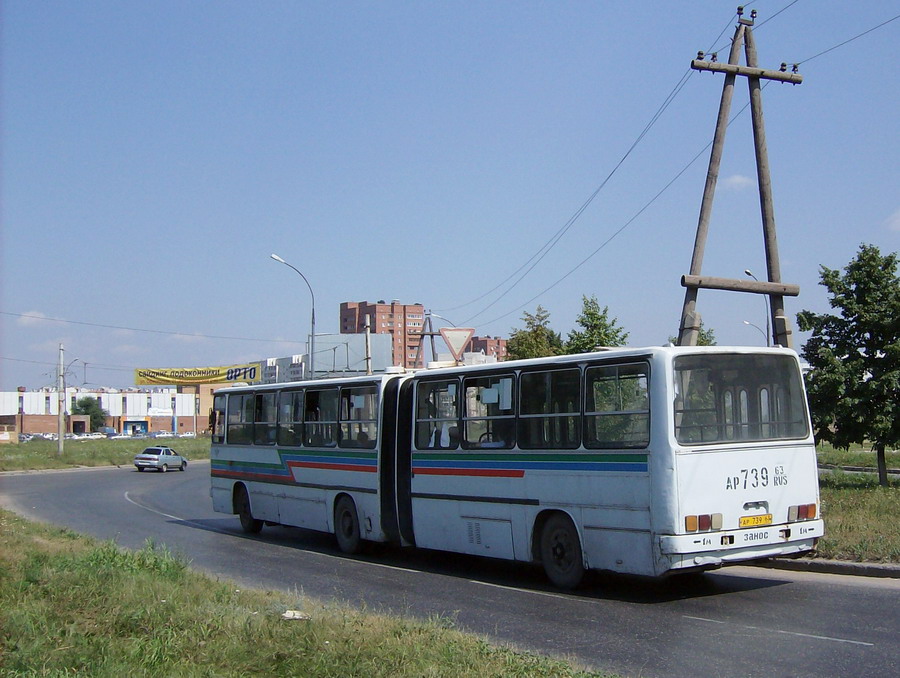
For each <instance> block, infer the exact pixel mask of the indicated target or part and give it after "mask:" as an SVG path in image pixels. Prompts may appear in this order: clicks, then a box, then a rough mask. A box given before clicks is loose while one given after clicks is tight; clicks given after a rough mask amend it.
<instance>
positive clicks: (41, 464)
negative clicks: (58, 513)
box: [0, 437, 209, 471]
mask: <svg viewBox="0 0 900 678" xmlns="http://www.w3.org/2000/svg"><path fill="white" fill-rule="evenodd" d="M152 445H165V446H167V447H171V448H172V449H174V450H175V451H176V452H178V453H179V454H182V455H184V456H185V457H187V458H188V459H189V460H191V459H209V438H208V437H200V438H142V439H138V440H108V439H100V440H66V441H65V443H64V444H63V454H62V456H60V455H58V454H57V445H56V441H52V440H30V441H28V442H27V443H18V444H16V443H13V444H9V445H0V471H23V470H28V469H55V468H73V467H77V466H130V465H131V463H132V461H133V460H134V455H136V454H137V453H138V452H140V451H141V450H143V449H144V448H145V447H150V446H152Z"/></svg>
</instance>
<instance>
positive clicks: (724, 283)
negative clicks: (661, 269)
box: [681, 275, 800, 297]
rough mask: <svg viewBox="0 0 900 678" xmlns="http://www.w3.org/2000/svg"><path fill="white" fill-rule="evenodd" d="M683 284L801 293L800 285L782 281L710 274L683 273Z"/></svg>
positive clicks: (738, 289) (766, 292)
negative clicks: (716, 276)
mask: <svg viewBox="0 0 900 678" xmlns="http://www.w3.org/2000/svg"><path fill="white" fill-rule="evenodd" d="M681 286H682V287H697V288H703V289H707V290H728V291H729V292H750V293H752V294H780V295H781V296H783V297H796V296H799V294H800V286H799V285H790V284H788V283H781V282H762V281H759V282H757V281H755V280H737V279H735V278H714V277H713V276H709V275H683V276H681Z"/></svg>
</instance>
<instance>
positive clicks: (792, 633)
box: [683, 615, 875, 647]
mask: <svg viewBox="0 0 900 678" xmlns="http://www.w3.org/2000/svg"><path fill="white" fill-rule="evenodd" d="M683 616H684V618H685V619H693V620H695V621H702V622H709V623H711V624H728V623H729V622H725V621H721V620H719V619H706V618H704V617H691V616H689V615H683ZM735 626H737V627H739V628H743V629H751V630H753V631H763V632H768V633H780V634H782V635H785V636H799V637H800V638H812V639H813V640H829V641H831V642H833V643H850V644H851V645H862V646H864V647H875V643H864V642H862V641H860V640H848V639H847V638H832V637H831V636H817V635H815V634H812V633H799V632H797V631H782V630H781V629H766V628H763V627H761V626H748V625H747V624H735Z"/></svg>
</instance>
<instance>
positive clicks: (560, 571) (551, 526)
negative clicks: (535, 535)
mask: <svg viewBox="0 0 900 678" xmlns="http://www.w3.org/2000/svg"><path fill="white" fill-rule="evenodd" d="M541 562H542V563H543V565H544V572H546V573H547V578H548V579H549V580H550V581H551V582H553V584H555V585H556V586H558V587H559V588H561V589H574V588H575V587H576V586H578V585H579V584H580V583H581V580H582V579H583V578H584V557H583V556H582V552H581V541H580V540H579V539H578V530H576V529H575V525H574V524H573V523H572V520H571V519H570V518H569V517H568V516H567V515H564V514H561V513H557V514H555V515H553V516H551V517H550V518H549V519H548V520H547V522H546V524H545V525H544V529H543V530H542V531H541Z"/></svg>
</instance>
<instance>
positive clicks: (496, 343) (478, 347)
mask: <svg viewBox="0 0 900 678" xmlns="http://www.w3.org/2000/svg"><path fill="white" fill-rule="evenodd" d="M466 351H471V352H472V353H480V352H483V353H484V354H485V355H487V356H494V357H495V358H496V359H497V362H501V361H503V360H506V339H501V338H500V337H472V338H471V339H470V340H469V343H468V345H467V346H466Z"/></svg>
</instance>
